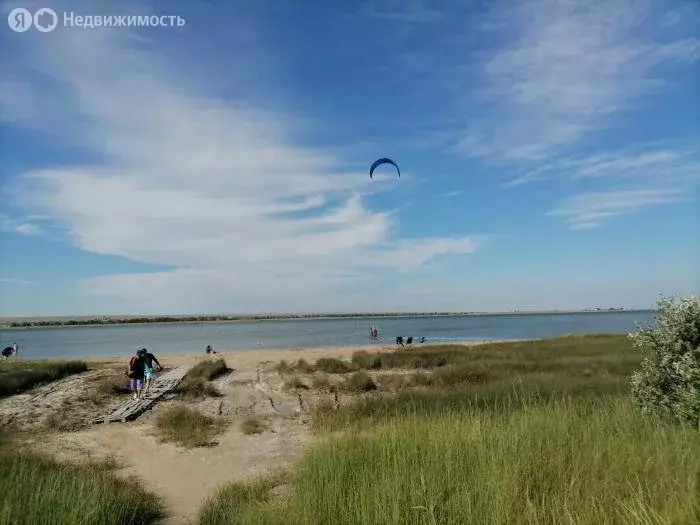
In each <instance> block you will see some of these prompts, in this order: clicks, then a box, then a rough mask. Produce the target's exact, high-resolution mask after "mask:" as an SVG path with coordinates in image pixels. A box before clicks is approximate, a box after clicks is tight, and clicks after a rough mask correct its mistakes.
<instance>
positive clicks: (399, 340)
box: [396, 335, 403, 346]
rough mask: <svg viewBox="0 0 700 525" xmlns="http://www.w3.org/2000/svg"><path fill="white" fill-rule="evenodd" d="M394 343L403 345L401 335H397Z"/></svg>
mask: <svg viewBox="0 0 700 525" xmlns="http://www.w3.org/2000/svg"><path fill="white" fill-rule="evenodd" d="M396 344H397V345H401V346H403V337H402V336H400V335H399V336H398V337H396Z"/></svg>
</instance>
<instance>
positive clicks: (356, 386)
mask: <svg viewBox="0 0 700 525" xmlns="http://www.w3.org/2000/svg"><path fill="white" fill-rule="evenodd" d="M343 389H344V390H345V391H346V392H370V391H372V390H376V389H377V385H376V383H375V382H374V380H373V379H372V378H371V377H370V376H369V374H367V373H366V372H362V371H360V372H354V373H353V374H351V375H349V376H347V377H346V378H345V382H344V383H343Z"/></svg>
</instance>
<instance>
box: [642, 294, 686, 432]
mask: <svg viewBox="0 0 700 525" xmlns="http://www.w3.org/2000/svg"><path fill="white" fill-rule="evenodd" d="M658 308H659V315H658V316H657V318H656V321H655V324H654V325H652V326H651V327H648V328H643V329H639V330H638V331H637V332H635V333H631V334H629V338H630V339H631V340H632V344H633V346H634V347H635V348H636V349H637V350H638V351H640V352H641V353H642V356H643V357H642V361H641V365H640V368H639V369H638V370H637V371H635V372H634V373H633V375H632V380H631V390H632V394H633V396H634V398H635V400H636V402H637V404H638V405H639V406H640V407H641V408H642V410H643V411H645V412H647V413H651V412H653V413H657V414H660V415H667V416H671V417H673V418H675V419H677V420H680V421H687V422H692V423H694V424H697V425H698V427H700V299H698V298H697V297H689V298H683V299H680V300H679V301H676V300H669V299H666V298H662V299H661V300H660V301H659V302H658Z"/></svg>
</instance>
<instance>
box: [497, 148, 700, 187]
mask: <svg viewBox="0 0 700 525" xmlns="http://www.w3.org/2000/svg"><path fill="white" fill-rule="evenodd" d="M553 177H559V178H562V177H564V178H568V179H570V180H572V181H580V180H584V179H626V180H633V181H638V182H645V183H646V182H653V181H657V182H664V183H667V184H668V183H680V184H685V183H688V182H690V183H692V182H694V181H697V180H698V179H700V149H698V148H697V146H690V147H683V146H681V145H676V147H675V148H674V147H666V148H664V147H659V146H654V145H645V146H638V147H635V148H630V149H628V150H622V151H613V152H604V153H599V154H595V155H579V156H576V155H570V156H568V157H565V156H560V157H558V158H554V159H550V160H549V161H547V162H544V163H542V164H540V165H539V166H538V167H536V168H530V169H525V170H523V172H522V174H520V175H518V177H517V178H515V179H513V180H511V181H510V182H508V183H506V184H504V186H505V187H515V186H520V185H521V184H525V183H528V182H533V181H539V180H546V179H550V178H553Z"/></svg>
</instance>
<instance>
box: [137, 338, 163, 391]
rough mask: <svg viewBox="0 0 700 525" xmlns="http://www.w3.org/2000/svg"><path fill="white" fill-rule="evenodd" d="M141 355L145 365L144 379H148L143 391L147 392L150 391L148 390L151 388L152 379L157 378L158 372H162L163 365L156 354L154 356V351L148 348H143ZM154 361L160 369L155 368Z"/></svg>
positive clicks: (140, 351)
mask: <svg viewBox="0 0 700 525" xmlns="http://www.w3.org/2000/svg"><path fill="white" fill-rule="evenodd" d="M139 355H140V356H141V359H143V365H144V374H143V375H144V379H145V381H146V384H145V386H144V388H143V393H144V394H146V393H148V390H149V389H150V388H151V380H152V379H155V378H156V372H160V371H161V370H163V367H162V366H160V363H159V362H158V359H156V356H154V355H153V354H152V353H150V352H149V351H148V350H146V349H145V348H142V349H141V350H139ZM153 363H155V364H156V366H157V367H158V370H154V368H153Z"/></svg>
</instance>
